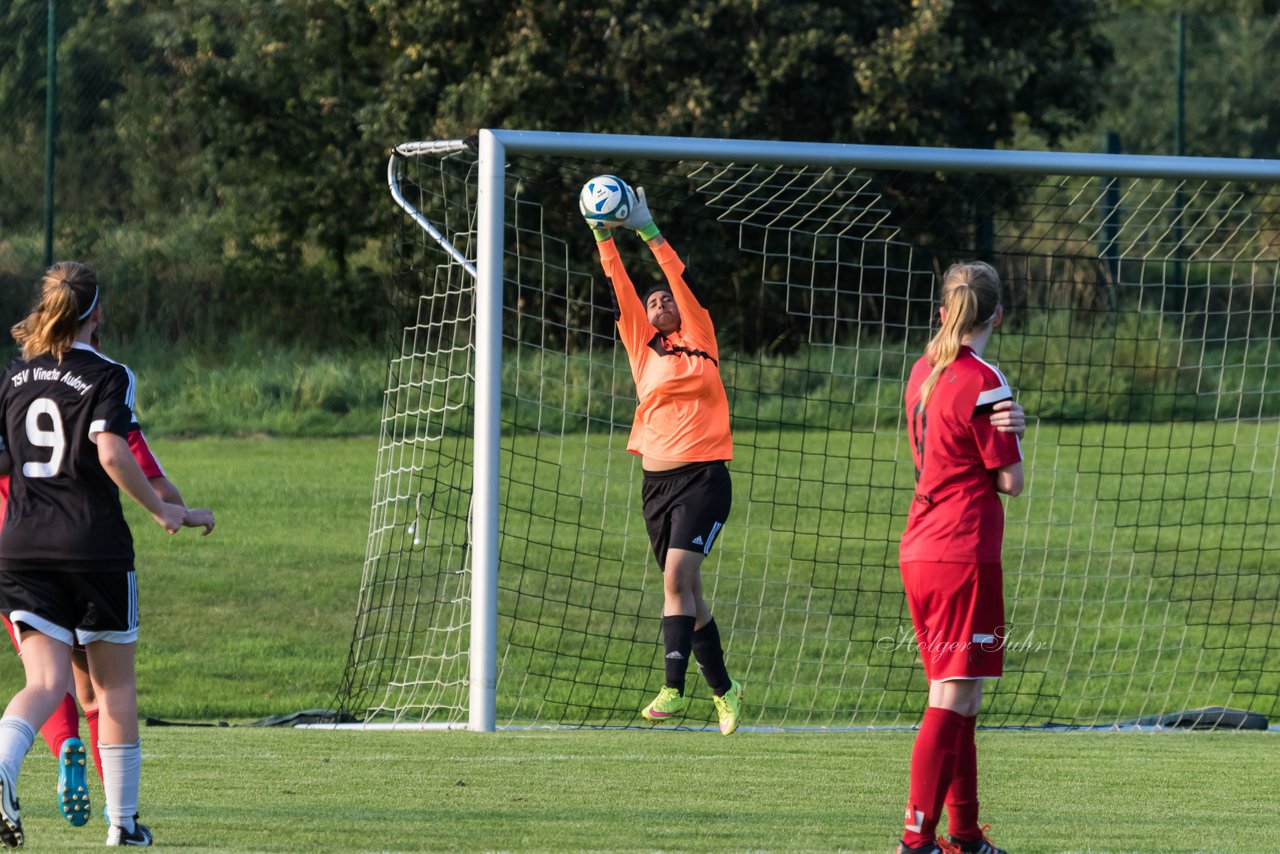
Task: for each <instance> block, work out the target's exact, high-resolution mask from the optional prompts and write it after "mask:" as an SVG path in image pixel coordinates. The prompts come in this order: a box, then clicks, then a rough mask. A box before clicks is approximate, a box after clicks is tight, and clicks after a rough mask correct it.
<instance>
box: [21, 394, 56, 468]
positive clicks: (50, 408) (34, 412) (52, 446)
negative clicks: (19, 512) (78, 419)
mask: <svg viewBox="0 0 1280 854" xmlns="http://www.w3.org/2000/svg"><path fill="white" fill-rule="evenodd" d="M41 415H48V416H49V422H50V423H51V424H52V426H51V427H48V428H45V427H41V426H40V416H41ZM27 441H28V442H30V443H31V444H32V445H35V446H36V447H37V448H48V449H49V461H48V462H45V463H36V462H29V463H23V464H22V474H23V475H24V476H26V477H54V476H56V475H57V474H58V467H59V466H61V465H62V455H63V454H64V453H66V450H67V437H66V434H64V433H63V431H62V412H61V411H60V410H59V409H58V404H57V403H55V402H54V401H52V400H50V399H49V398H47V397H42V398H39V399H37V400H36V401H34V402H33V403H32V404H31V406H30V407H29V408H28V409H27Z"/></svg>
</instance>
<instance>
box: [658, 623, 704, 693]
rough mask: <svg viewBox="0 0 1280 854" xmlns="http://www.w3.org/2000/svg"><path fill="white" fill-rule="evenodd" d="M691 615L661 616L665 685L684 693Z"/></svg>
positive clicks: (691, 638)
mask: <svg viewBox="0 0 1280 854" xmlns="http://www.w3.org/2000/svg"><path fill="white" fill-rule="evenodd" d="M695 622H696V620H695V619H694V618H693V617H683V616H679V615H677V616H674V617H663V618H662V643H663V646H664V647H665V648H666V650H667V658H666V670H667V687H668V688H675V689H676V690H677V691H679V692H680V693H681V694H684V675H685V673H686V672H688V670H689V655H690V653H691V652H693V634H694V633H693V624H694V623H695Z"/></svg>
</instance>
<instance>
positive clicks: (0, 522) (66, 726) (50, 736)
mask: <svg viewBox="0 0 1280 854" xmlns="http://www.w3.org/2000/svg"><path fill="white" fill-rule="evenodd" d="M89 345H90V346H91V347H93V348H94V349H95V350H100V349H101V348H100V346H99V340H98V335H97V330H96V329H95V330H94V334H93V336H92V337H91V338H90V341H89ZM128 442H129V450H130V452H131V453H132V454H133V458H134V459H135V460H137V462H138V465H139V467H141V469H142V473H143V474H144V475H146V477H147V480H148V482H149V483H150V484H151V488H152V489H153V490H155V493H156V495H158V496H159V497H160V499H161V500H162V501H166V502H168V503H170V504H182V505H184V506H185V502H184V501H183V500H182V493H180V492H179V491H178V488H177V486H175V485H174V484H173V482H172V481H170V480H169V478H168V477H167V476H166V475H165V472H164V469H163V468H162V467H161V465H160V461H159V460H157V459H156V457H155V454H153V453H152V451H151V447H150V445H148V443H147V438H146V436H145V435H143V433H142V428H141V426H139V425H138V424H137V423H136V422H135V423H134V424H132V425H130V429H129V436H128ZM8 502H9V477H8V475H3V476H0V529H2V528H3V526H4V516H5V507H6V505H7V504H8ZM183 524H184V525H187V526H193V527H203V528H204V531H203V533H204V534H205V535H208V534H209V533H210V532H211V531H212V530H213V526H214V520H213V513H212V511H210V510H207V509H204V508H190V509H189V510H188V513H187V518H186V519H184V520H183ZM0 620H3V621H4V627H5V629H6V630H7V631H8V632H9V638H10V640H12V641H13V646H14V648H15V649H16V650H18V652H19V654H21V652H22V646H21V644H20V642H19V639H18V634H17V632H16V631H14V628H13V623H11V622H9V617H8V615H7V614H0ZM71 666H72V671H73V677H74V684H75V693H74V694H72V693H70V692H68V694H67V695H66V696H65V697H64V698H63V700H62V702H61V703H59V704H58V707H57V708H56V709H55V710H54V711H53V714H51V715H50V716H49V720H47V721H46V722H45V724H44V726H42V727H41V728H40V736H41V737H42V738H43V739H44V742H45V745H46V746H47V747H48V748H49V750H50V752H52V753H53V755H54V757H55V758H56V759H57V760H58V792H57V797H58V808H59V810H60V811H61V812H62V817H63V818H65V819H66V820H67V821H68V822H70V823H71V824H72V825H73V826H75V827H81V826H83V825H84V824H85V823H86V822H88V820H89V818H90V804H89V792H88V786H87V785H86V783H85V778H84V762H85V746H84V742H82V741H81V740H80V714H81V710H83V713H84V719H85V723H86V724H87V725H88V728H89V751H90V754H91V755H92V757H93V764H94V766H95V767H96V768H97V771H98V779H99V780H101V779H102V756H101V753H100V751H99V750H98V699H97V697H96V696H95V695H94V693H93V683H92V681H91V680H90V678H89V662H88V657H87V656H86V655H85V651H84V647H83V646H82V645H80V644H75V645H74V646H73V647H72V650H71ZM77 699H78V700H79V706H77V703H76V701H77Z"/></svg>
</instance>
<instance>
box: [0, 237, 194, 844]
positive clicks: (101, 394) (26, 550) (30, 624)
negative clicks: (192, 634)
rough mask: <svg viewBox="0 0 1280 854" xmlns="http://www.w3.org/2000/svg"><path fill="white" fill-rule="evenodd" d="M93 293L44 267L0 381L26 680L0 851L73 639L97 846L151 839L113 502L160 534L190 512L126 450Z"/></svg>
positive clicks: (126, 419) (7, 582)
mask: <svg viewBox="0 0 1280 854" xmlns="http://www.w3.org/2000/svg"><path fill="white" fill-rule="evenodd" d="M99 293H100V290H99V286H98V279H97V275H96V274H95V273H94V272H93V270H91V269H89V268H88V267H86V266H84V265H83V264H78V263H75V262H63V263H59V264H55V265H54V266H52V267H50V268H49V270H48V271H46V273H45V276H44V279H43V282H42V284H41V290H40V295H39V298H38V301H37V303H36V305H35V307H34V308H33V309H32V311H31V313H30V314H28V315H27V317H26V318H25V319H23V320H22V321H20V322H19V323H18V324H16V325H15V326H14V327H13V337H14V340H15V341H17V342H18V343H19V344H20V345H21V346H22V355H21V357H20V358H18V359H16V360H14V361H13V362H12V363H10V365H9V366H8V367H7V368H6V369H5V373H4V378H3V380H0V451H3V453H0V474H3V473H7V472H9V471H10V470H11V471H12V474H13V478H12V480H11V482H10V496H9V503H8V506H7V513H6V516H5V524H4V533H3V536H0V607H2V608H3V610H4V611H5V612H6V613H7V614H8V615H9V619H10V620H11V621H12V622H13V623H14V625H15V627H16V628H17V629H18V633H19V638H20V640H21V643H22V664H23V669H24V670H25V672H26V684H25V686H24V687H23V688H22V689H21V690H20V691H18V692H17V693H16V694H15V695H14V696H13V699H12V700H10V701H9V704H8V706H7V707H6V708H5V711H4V716H3V718H0V844H3V845H5V846H8V847H20V846H21V845H22V844H23V842H24V833H23V829H22V822H21V814H20V811H19V806H18V796H17V792H16V782H17V779H18V774H19V771H20V769H21V766H22V762H23V759H24V758H25V756H26V754H27V752H28V751H29V750H30V748H31V745H32V743H33V742H34V740H35V728H34V725H38V724H40V723H42V722H44V721H46V720H47V719H48V718H49V715H50V714H51V713H52V712H53V711H54V709H56V708H57V707H58V705H59V703H61V702H63V700H64V698H65V695H66V694H67V691H68V689H69V687H70V683H71V648H72V645H73V643H74V642H75V641H77V640H78V641H80V642H81V643H83V644H84V646H85V648H86V651H87V654H88V658H89V676H90V679H91V680H92V683H93V688H94V694H95V696H96V697H97V698H98V701H99V707H100V717H99V728H100V732H101V736H102V743H101V744H100V745H99V748H100V750H101V754H102V765H103V778H104V779H103V786H104V789H105V790H106V793H107V806H108V809H109V814H110V820H111V827H110V828H109V830H108V832H107V840H106V844H107V845H111V846H119V845H132V846H147V845H150V844H151V840H152V837H151V832H150V830H149V829H148V828H147V827H146V826H145V825H143V824H141V823H139V822H138V821H137V803H138V784H139V779H140V774H141V760H142V748H141V743H140V741H139V740H138V708H137V690H136V676H135V670H134V657H135V649H136V645H137V634H138V608H137V604H138V598H137V582H136V575H135V572H134V552H133V537H132V535H131V533H130V531H129V526H128V523H127V522H126V521H125V518H124V513H123V511H122V509H121V506H120V492H124V493H125V494H127V495H128V496H129V497H130V498H132V499H133V500H134V501H136V502H137V503H138V504H140V505H141V506H142V507H143V508H144V509H146V510H147V512H148V513H150V515H151V517H152V519H153V520H154V521H155V522H156V523H157V524H158V525H161V526H162V527H163V528H164V529H165V530H166V531H168V532H169V533H174V532H176V531H178V530H179V529H180V528H182V527H183V526H184V523H187V522H189V521H190V516H191V511H190V510H188V508H186V507H183V506H182V505H179V504H172V503H168V502H165V501H163V500H162V499H161V498H160V497H159V496H157V495H156V493H155V491H154V490H153V489H152V488H151V484H150V483H149V482H148V481H147V478H146V475H145V474H144V473H143V471H142V469H141V468H140V467H139V466H138V463H137V461H136V460H135V459H134V457H133V454H132V453H131V451H130V449H129V443H128V435H129V428H130V425H132V424H134V423H135V420H134V417H133V397H134V378H133V373H132V372H131V371H130V370H129V369H128V368H126V367H125V366H123V365H120V364H118V363H116V362H112V361H111V360H110V359H107V358H105V357H103V356H102V355H101V354H99V353H98V352H97V351H96V350H94V349H93V347H91V346H90V345H89V341H90V339H91V336H92V334H93V332H94V330H95V329H96V328H97V326H98V324H99V322H100V320H101V318H102V307H101V305H100V303H99V300H98V297H99Z"/></svg>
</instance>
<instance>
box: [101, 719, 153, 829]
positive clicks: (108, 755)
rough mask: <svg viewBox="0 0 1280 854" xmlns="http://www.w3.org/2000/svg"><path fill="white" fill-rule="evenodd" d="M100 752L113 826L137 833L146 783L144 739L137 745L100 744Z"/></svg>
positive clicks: (103, 783)
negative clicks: (135, 827)
mask: <svg viewBox="0 0 1280 854" xmlns="http://www.w3.org/2000/svg"><path fill="white" fill-rule="evenodd" d="M98 752H99V753H100V754H101V755H102V777H103V780H102V789H103V791H104V792H105V793H106V796H107V816H108V817H109V818H110V819H111V826H112V827H119V828H121V829H123V830H124V832H125V833H133V817H134V816H135V815H137V814H138V784H139V783H140V782H141V780H142V739H138V740H137V741H135V742H134V743H133V744H99V745H98Z"/></svg>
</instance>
